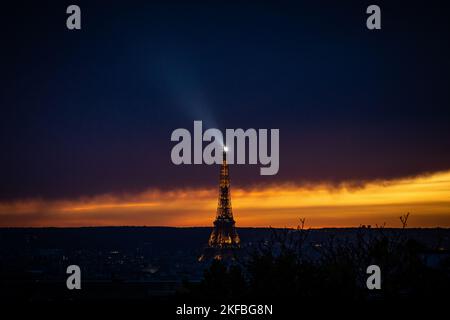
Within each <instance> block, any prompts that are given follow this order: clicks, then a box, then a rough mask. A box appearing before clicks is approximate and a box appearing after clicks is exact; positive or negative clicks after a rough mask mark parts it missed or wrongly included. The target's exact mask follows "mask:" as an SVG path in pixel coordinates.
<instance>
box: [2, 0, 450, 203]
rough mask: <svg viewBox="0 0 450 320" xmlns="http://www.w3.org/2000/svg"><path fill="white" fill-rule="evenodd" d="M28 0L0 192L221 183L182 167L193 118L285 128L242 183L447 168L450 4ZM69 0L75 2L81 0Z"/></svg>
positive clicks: (9, 64)
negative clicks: (178, 140) (174, 156)
mask: <svg viewBox="0 0 450 320" xmlns="http://www.w3.org/2000/svg"><path fill="white" fill-rule="evenodd" d="M185 2H186V1H183V2H181V1H180V2H178V3H176V2H169V1H161V2H159V3H156V2H151V1H128V2H120V3H116V4H110V3H109V2H108V1H104V2H98V1H88V2H85V1H77V2H76V3H77V4H79V5H80V7H81V10H82V30H81V31H68V30H67V29H66V27H65V19H66V14H65V9H66V7H67V6H68V5H69V4H72V2H66V1H55V2H54V3H52V2H46V1H39V2H36V1H33V2H30V3H29V4H20V6H19V5H17V7H7V6H5V7H4V8H2V11H1V31H0V32H1V37H2V38H1V43H2V44H1V52H2V55H1V62H0V65H1V70H2V72H1V79H0V81H1V97H0V99H1V100H0V108H1V117H0V148H1V149H0V150H1V153H0V180H1V183H0V198H1V199H18V198H28V197H37V196H40V197H45V198H70V197H76V196H81V195H94V194H101V193H110V192H136V191H142V190H144V189H147V188H151V187H157V188H173V187H188V186H200V185H208V186H209V185H211V186H212V185H214V184H215V183H216V180H217V167H215V166H211V167H207V166H197V167H194V166H180V167H176V166H174V165H173V164H172V163H171V161H170V150H171V148H172V146H173V143H171V141H170V134H171V132H172V131H173V130H174V129H176V128H179V127H184V128H188V129H189V130H192V125H193V120H203V121H204V122H205V124H206V125H207V126H213V127H219V128H220V129H225V128H279V129H280V144H281V150H280V171H279V173H278V175H276V176H270V177H267V176H266V177H263V176H260V175H259V165H258V166H243V167H239V168H233V172H232V176H233V183H234V184H237V185H241V186H244V185H249V184H259V183H278V182H294V183H309V182H313V183H314V182H318V181H321V182H323V181H325V182H329V183H339V182H343V181H352V182H354V183H356V184H360V183H364V182H365V181H368V180H373V179H392V178H397V177H404V176H409V175H417V174H422V173H427V172H435V171H439V170H446V169H450V142H449V141H450V129H449V120H450V103H449V102H450V93H449V88H450V86H449V84H450V62H449V58H448V57H449V56H450V52H449V51H450V50H449V49H450V48H449V39H450V37H449V32H448V30H450V28H449V19H448V8H447V7H445V6H444V4H445V2H438V1H431V3H430V2H420V3H415V2H411V1H405V3H404V4H403V5H402V4H399V3H397V1H396V4H392V3H390V2H392V1H388V2H386V3H385V2H380V1H378V2H377V4H379V5H380V7H381V9H382V30H380V31H368V30H367V29H366V27H365V20H366V17H367V15H366V14H365V9H366V7H367V6H368V5H369V4H372V2H367V1H345V4H343V3H340V4H339V5H338V4H337V3H336V2H335V1H304V2H302V1H296V2H291V3H289V2H285V3H278V4H277V3H275V2H274V3H265V4H252V3H250V2H247V3H245V2H240V3H239V2H234V1H225V2H211V1H205V2H200V1H197V2H191V3H189V4H187V3H185ZM74 3H75V2H74Z"/></svg>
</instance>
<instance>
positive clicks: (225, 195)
mask: <svg viewBox="0 0 450 320" xmlns="http://www.w3.org/2000/svg"><path fill="white" fill-rule="evenodd" d="M226 152H227V149H226V147H224V150H223V161H222V165H221V167H220V179H219V203H218V205H217V215H216V219H227V220H230V221H233V210H232V208H231V196H230V176H229V171H228V164H227V153H226Z"/></svg>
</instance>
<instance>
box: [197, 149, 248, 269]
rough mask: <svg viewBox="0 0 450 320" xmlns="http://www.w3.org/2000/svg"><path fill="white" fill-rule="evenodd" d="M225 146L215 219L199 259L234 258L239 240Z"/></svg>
mask: <svg viewBox="0 0 450 320" xmlns="http://www.w3.org/2000/svg"><path fill="white" fill-rule="evenodd" d="M226 151H227V150H226V147H224V151H223V160H222V165H221V167H220V180H219V201H218V205H217V213H216V220H215V221H214V227H213V230H212V232H211V235H210V236H209V240H208V246H207V248H206V249H205V251H204V253H203V255H202V256H201V257H200V258H199V261H202V260H205V259H208V258H214V259H219V260H222V259H228V258H234V256H235V251H236V249H239V247H240V242H241V240H240V239H239V236H238V234H237V232H236V227H235V223H236V222H235V221H234V218H233V210H232V207H231V194H230V176H229V169H228V164H227V156H226V155H227V153H226Z"/></svg>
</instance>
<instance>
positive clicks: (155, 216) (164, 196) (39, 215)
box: [0, 171, 450, 227]
mask: <svg viewBox="0 0 450 320" xmlns="http://www.w3.org/2000/svg"><path fill="white" fill-rule="evenodd" d="M217 195H218V190H216V189H212V190H206V189H193V190H190V189H179V190H172V191H159V190H149V191H147V192H144V193H140V194H123V195H102V196H96V197H88V198H82V199H76V200H57V201H46V200H40V199H32V200H24V201H16V202H4V203H0V226H4V227H7V226H13V227H17V226H33V227H38V226H105V225H108V226H118V225H158V226H162V225H164V226H178V227H182V226H210V225H211V224H212V221H213V219H214V216H215V209H216V205H217ZM232 202H233V210H234V215H235V219H236V221H237V225H238V226H240V227H244V226H254V227H257V226H263V227H266V226H269V225H271V226H274V227H285V226H287V227H292V226H296V224H297V222H298V219H299V218H301V217H305V218H306V219H307V224H308V226H311V227H345V226H358V225H360V224H372V225H375V224H383V223H385V222H386V223H387V225H388V226H391V227H395V226H398V225H399V219H398V217H399V216H400V215H402V214H405V213H406V212H410V213H411V218H410V223H409V226H415V227H434V226H441V227H450V171H448V172H442V173H437V174H433V175H429V176H423V177H416V178H407V179H401V180H396V181H391V182H372V183H369V184H366V185H365V186H364V187H362V188H359V189H355V188H352V187H351V186H348V187H347V186H345V185H344V186H341V187H339V188H330V187H329V186H327V185H315V186H310V187H302V186H296V185H273V186H266V187H261V186H260V187H254V188H249V189H239V188H236V189H232Z"/></svg>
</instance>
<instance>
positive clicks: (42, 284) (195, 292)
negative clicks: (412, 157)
mask: <svg viewBox="0 0 450 320" xmlns="http://www.w3.org/2000/svg"><path fill="white" fill-rule="evenodd" d="M209 232H210V228H157V227H150V228H146V227H136V228H134V227H119V228H70V229H65V228H37V229H34V228H33V229H0V244H1V245H0V285H1V292H0V299H1V301H2V302H3V303H7V304H9V305H10V306H16V305H19V306H20V305H23V304H24V303H26V304H27V305H31V306H33V308H36V310H38V309H41V308H46V307H49V308H54V307H57V308H60V309H61V308H62V309H65V308H69V309H70V310H75V309H80V310H81V309H83V308H84V307H86V306H89V307H93V306H94V307H97V308H99V309H101V310H104V311H105V312H107V311H110V312H111V311H112V312H113V313H120V312H128V311H129V310H138V309H141V308H142V309H145V310H148V312H150V314H151V313H155V314H156V313H162V314H164V315H165V316H174V317H178V316H179V315H177V310H181V311H182V312H189V307H195V306H209V307H210V308H211V309H210V310H211V311H210V313H209V315H208V318H211V317H218V318H227V317H228V318H231V319H232V318H236V317H238V316H241V317H242V316H245V317H253V316H257V314H256V315H255V314H253V315H252V314H250V313H249V312H250V310H253V312H258V306H259V305H264V306H266V305H267V306H272V310H273V311H272V312H273V313H274V314H277V315H281V314H291V313H295V312H300V313H301V312H307V311H311V310H313V309H314V310H315V312H316V313H323V312H325V313H327V312H331V311H332V310H334V312H336V311H338V310H341V311H342V308H344V309H345V306H348V307H349V308H350V309H352V310H353V311H354V310H356V309H358V308H364V307H365V306H367V307H368V308H370V309H371V310H373V309H376V308H378V307H381V306H386V305H387V304H389V305H391V307H392V306H394V307H395V306H396V307H398V308H399V309H401V306H408V309H409V310H413V309H414V308H416V307H420V306H422V307H426V308H427V309H428V308H431V309H432V310H437V309H438V308H439V307H441V306H443V305H445V304H444V301H446V300H447V301H448V298H449V293H448V290H449V289H450V286H449V284H450V280H449V279H450V256H449V248H450V230H449V229H384V228H382V229H374V228H352V229H318V230H304V229H301V228H300V229H298V230H280V229H277V230H273V229H264V228H241V229H238V232H239V234H240V236H241V238H242V239H243V246H242V248H241V250H240V251H239V253H238V254H237V256H236V260H235V261H225V262H217V261H207V262H205V263H199V262H198V261H197V260H198V257H199V256H200V255H201V253H202V251H203V248H204V244H205V241H206V239H207V238H208V235H209ZM69 265H78V266H79V267H80V269H81V289H80V290H76V289H74V290H69V289H68V288H67V285H66V280H67V277H68V276H69V275H68V274H67V273H66V270H67V267H68V266H69ZM369 265H378V266H379V267H380V269H381V289H380V290H376V289H374V290H369V289H368V288H367V285H366V281H367V278H368V277H369V275H368V274H367V273H366V268H367V267H368V266H369ZM324 304H325V305H327V306H328V307H326V308H324V307H323V306H324ZM222 305H232V306H234V305H238V307H237V309H236V307H234V308H232V309H227V310H232V312H233V311H236V310H238V314H237V315H235V314H229V313H227V314H221V311H222V309H223V308H224V307H223V306H222ZM242 305H245V306H244V307H242ZM249 306H254V307H251V308H250V307H249ZM255 306H256V307H255ZM334 306H337V307H334ZM179 308H181V309H179ZM18 309H20V308H18ZM214 309H215V310H217V311H216V313H213V311H212V310H214ZM242 309H247V311H246V312H247V314H242ZM259 310H263V309H261V308H260V309H259ZM405 311H406V310H405ZM227 312H228V311H227ZM221 316H222V317H221ZM261 316H263V315H259V317H261ZM182 317H188V318H196V317H202V315H196V316H192V315H186V314H184V315H183V316H182ZM264 317H265V318H270V315H268V314H265V315H264ZM238 318H239V317H238Z"/></svg>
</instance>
